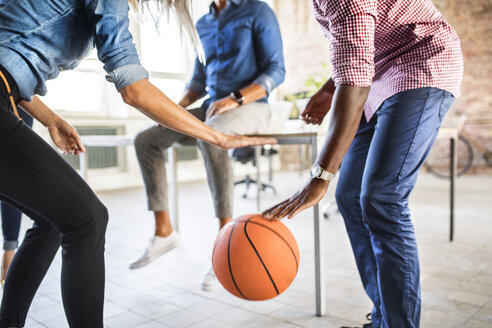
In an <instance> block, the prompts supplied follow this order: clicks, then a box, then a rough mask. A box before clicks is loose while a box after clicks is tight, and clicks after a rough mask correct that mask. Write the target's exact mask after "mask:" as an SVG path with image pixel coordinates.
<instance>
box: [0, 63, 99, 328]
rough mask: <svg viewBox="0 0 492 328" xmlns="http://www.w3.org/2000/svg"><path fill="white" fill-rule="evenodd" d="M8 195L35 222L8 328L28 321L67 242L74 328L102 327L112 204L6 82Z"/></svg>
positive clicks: (68, 302)
mask: <svg viewBox="0 0 492 328" xmlns="http://www.w3.org/2000/svg"><path fill="white" fill-rule="evenodd" d="M0 69H1V67H0ZM3 72H4V74H5V71H3ZM8 78H9V80H10V81H9V82H10V84H11V86H12V85H15V84H14V82H13V81H12V80H11V78H10V76H8ZM14 91H15V90H14ZM14 94H15V93H14ZM16 100H17V99H16ZM0 200H2V201H5V202H7V203H10V204H12V205H14V206H15V207H17V208H18V209H20V210H21V211H22V212H24V213H25V214H27V215H28V216H29V217H31V218H32V219H33V221H34V224H33V227H32V228H31V229H29V230H28V231H27V232H26V235H25V238H24V240H23V242H22V244H21V246H20V247H19V249H18V251H17V254H16V255H15V257H14V260H13V261H12V264H11V266H10V268H9V271H8V274H7V279H6V281H5V289H4V291H3V299H2V305H1V308H0V328H4V327H23V326H24V322H25V319H26V316H27V312H28V310H29V306H30V305H31V302H32V299H33V297H34V294H35V293H36V290H37V289H38V287H39V284H40V283H41V281H42V280H43V277H44V275H45V274H46V271H47V270H48V268H49V266H50V264H51V262H52V260H53V257H54V256H55V254H56V252H57V250H58V248H59V246H60V245H61V247H62V271H61V287H62V288H61V289H62V298H63V305H64V308H65V313H66V316H67V320H68V323H69V325H70V327H72V328H74V327H80V328H82V327H83V328H87V327H94V328H102V327H103V303H104V241H105V239H104V235H105V231H106V225H107V221H108V213H107V210H106V208H105V206H104V205H103V204H102V203H101V201H99V199H98V198H97V197H96V195H95V194H94V192H93V191H92V190H91V189H90V187H89V186H88V185H87V184H86V183H85V182H84V181H83V180H82V179H81V177H80V176H79V175H78V174H77V172H75V170H73V169H72V168H71V167H70V166H69V165H68V164H67V163H66V162H65V160H63V158H62V157H61V156H60V155H59V154H58V153H57V152H56V151H55V150H54V149H53V148H52V147H50V146H49V145H48V144H47V143H46V142H45V141H43V140H42V139H41V138H40V137H39V136H38V135H37V134H35V133H34V132H33V131H32V130H31V129H30V128H28V127H27V126H26V125H25V124H23V123H21V122H20V121H19V119H18V118H17V117H16V116H15V115H14V114H13V113H12V112H11V107H10V104H9V102H8V98H7V95H6V91H5V87H4V85H3V83H2V82H1V80H0Z"/></svg>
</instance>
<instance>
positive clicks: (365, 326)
mask: <svg viewBox="0 0 492 328" xmlns="http://www.w3.org/2000/svg"><path fill="white" fill-rule="evenodd" d="M366 319H367V321H369V322H368V323H365V324H363V325H362V328H372V314H371V313H368V314H366Z"/></svg>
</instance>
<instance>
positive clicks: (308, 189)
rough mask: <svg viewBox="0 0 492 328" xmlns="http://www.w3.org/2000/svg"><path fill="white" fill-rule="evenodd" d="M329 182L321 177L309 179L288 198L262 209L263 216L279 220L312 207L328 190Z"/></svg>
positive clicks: (291, 216)
mask: <svg viewBox="0 0 492 328" xmlns="http://www.w3.org/2000/svg"><path fill="white" fill-rule="evenodd" d="M328 185H329V182H328V181H326V180H322V179H317V178H314V179H310V180H309V181H308V183H307V184H306V185H305V186H304V187H302V188H301V189H299V190H298V191H297V192H296V193H295V194H294V195H292V196H291V197H290V198H289V199H287V200H285V201H283V202H281V203H278V204H277V205H275V206H273V207H271V208H269V209H268V210H266V211H264V212H263V213H262V214H263V217H265V219H268V220H281V219H282V218H284V217H288V218H289V219H291V218H293V217H294V216H296V215H297V214H298V213H299V212H301V211H303V210H305V209H307V208H309V207H312V206H314V205H316V204H318V203H319V202H320V200H321V199H322V198H323V196H324V195H325V194H326V190H328Z"/></svg>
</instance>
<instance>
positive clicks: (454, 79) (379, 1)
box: [312, 0, 463, 121]
mask: <svg viewBox="0 0 492 328" xmlns="http://www.w3.org/2000/svg"><path fill="white" fill-rule="evenodd" d="M312 1H313V6H314V16H315V18H316V19H317V21H318V22H319V23H320V25H321V27H322V29H323V31H324V33H325V35H326V36H327V37H328V38H329V40H330V46H331V51H330V57H331V58H330V59H331V63H332V65H333V72H332V78H333V80H334V82H335V85H340V84H348V85H352V86H357V87H365V86H371V90H370V92H369V96H368V98H367V101H366V104H365V106H364V113H365V116H366V119H367V120H368V121H369V120H370V118H371V117H372V115H373V114H374V113H375V112H376V110H377V109H378V108H379V106H380V105H381V104H382V103H383V102H384V101H385V100H386V99H388V98H389V97H391V96H393V95H394V94H396V93H398V92H401V91H404V90H409V89H416V88H422V87H435V88H439V89H443V90H446V91H448V92H450V93H451V94H453V95H454V96H455V97H458V96H459V93H460V91H459V87H460V84H461V78H462V75H463V57H462V54H461V48H460V40H459V38H458V35H457V34H456V32H455V31H454V30H453V28H452V27H451V26H450V25H449V23H448V22H446V20H445V19H444V17H443V16H442V15H441V13H440V12H439V11H438V10H437V9H436V7H435V6H434V5H433V4H432V1H431V0H312Z"/></svg>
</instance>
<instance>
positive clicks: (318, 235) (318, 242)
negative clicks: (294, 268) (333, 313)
mask: <svg viewBox="0 0 492 328" xmlns="http://www.w3.org/2000/svg"><path fill="white" fill-rule="evenodd" d="M317 142H318V141H317V138H316V137H313V138H311V147H312V148H311V152H312V154H311V156H312V161H313V163H314V162H315V161H316V157H317V153H318V146H317ZM313 210H314V265H315V266H314V268H315V281H316V315H317V316H319V317H321V316H323V315H325V314H326V295H325V274H324V271H325V270H324V269H325V258H324V252H323V224H324V220H320V219H319V206H318V205H317V204H316V205H315V206H314V208H313Z"/></svg>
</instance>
